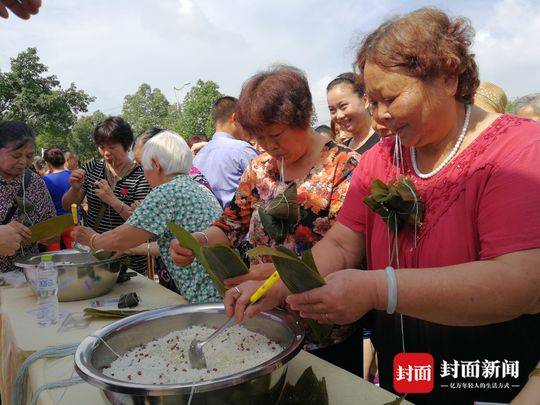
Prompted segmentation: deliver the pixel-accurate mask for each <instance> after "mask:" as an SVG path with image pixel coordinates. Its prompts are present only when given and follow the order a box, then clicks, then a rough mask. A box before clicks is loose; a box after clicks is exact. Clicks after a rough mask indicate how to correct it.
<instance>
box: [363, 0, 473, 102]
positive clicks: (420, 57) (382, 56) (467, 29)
mask: <svg viewBox="0 0 540 405" xmlns="http://www.w3.org/2000/svg"><path fill="white" fill-rule="evenodd" d="M473 38H474V30H473V28H472V26H471V23H470V21H469V20H468V19H466V18H462V17H457V18H453V19H450V18H449V17H448V15H446V14H445V13H444V12H442V11H440V10H437V9H435V8H421V9H419V10H416V11H413V12H412V13H409V14H406V15H404V16H402V17H396V18H393V19H391V20H388V21H386V22H384V23H383V24H382V25H380V26H379V28H377V29H376V30H375V31H374V32H372V33H371V34H369V35H368V36H367V37H365V38H364V40H363V41H362V43H361V45H360V50H359V52H358V54H357V57H356V61H355V65H356V68H357V69H358V71H359V74H360V77H359V81H360V83H361V84H363V75H364V67H365V65H366V63H367V62H370V63H375V64H377V65H378V66H380V67H382V68H385V69H389V70H399V71H403V72H405V74H407V75H409V76H413V77H418V78H421V79H423V80H429V79H430V78H435V77H440V76H453V75H455V76H457V78H458V85H457V91H456V95H455V98H456V100H458V101H461V102H464V103H472V101H473V99H474V94H475V92H476V88H477V87H478V84H479V83H480V81H479V80H478V67H477V66H476V62H475V60H474V54H472V53H471V52H470V49H469V48H470V46H471V43H472V40H473Z"/></svg>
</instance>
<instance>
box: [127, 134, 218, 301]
mask: <svg viewBox="0 0 540 405" xmlns="http://www.w3.org/2000/svg"><path fill="white" fill-rule="evenodd" d="M163 131H164V130H163V128H159V127H152V128H149V129H147V130H146V131H144V132H142V133H141V134H140V135H139V136H137V138H136V139H135V142H134V144H133V155H134V157H135V163H137V164H138V165H139V166H142V150H143V147H144V145H145V144H146V143H147V142H148V141H149V140H150V139H152V138H153V137H155V136H156V135H157V134H159V133H161V132H163ZM188 146H189V142H188ZM192 152H193V151H192ZM189 175H190V177H191V178H192V179H193V180H195V181H196V182H197V183H199V184H200V185H202V186H204V187H206V188H208V189H209V190H211V187H210V183H208V180H206V177H204V175H203V174H202V173H201V172H200V170H198V169H197V168H196V167H194V166H192V167H191V169H189ZM140 204H142V201H135V203H134V204H132V208H136V207H138V206H139V205H140ZM126 253H129V254H146V255H151V256H154V258H153V261H152V258H148V259H149V263H150V265H151V267H153V270H154V272H155V274H157V276H158V280H159V284H161V285H162V286H163V287H165V288H168V289H169V290H171V291H174V292H176V293H180V291H179V290H178V288H177V287H176V283H175V281H174V278H173V277H172V275H171V274H170V272H169V270H168V269H167V266H166V265H165V263H163V260H162V259H161V257H160V255H161V254H160V251H159V246H157V243H156V242H152V243H150V245H141V246H139V247H136V248H134V249H129V250H128V251H127V252H126Z"/></svg>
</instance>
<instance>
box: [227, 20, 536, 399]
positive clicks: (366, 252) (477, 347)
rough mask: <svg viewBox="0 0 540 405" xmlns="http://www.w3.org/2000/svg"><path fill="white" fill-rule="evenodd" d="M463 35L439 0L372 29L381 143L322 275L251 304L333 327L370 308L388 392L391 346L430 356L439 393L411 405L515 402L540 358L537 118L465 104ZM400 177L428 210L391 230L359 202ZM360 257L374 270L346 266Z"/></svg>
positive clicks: (369, 86) (467, 35) (324, 254)
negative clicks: (320, 283)
mask: <svg viewBox="0 0 540 405" xmlns="http://www.w3.org/2000/svg"><path fill="white" fill-rule="evenodd" d="M471 42H472V29H471V27H470V25H469V23H468V22H467V20H465V19H461V18H457V19H453V20H452V19H450V18H449V17H448V16H447V15H446V14H444V13H443V12H441V11H438V10H435V9H421V10H417V11H415V12H412V13H410V14H408V15H406V16H404V17H400V18H396V19H394V20H390V21H388V22H386V23H384V24H383V25H381V26H380V27H379V28H378V29H377V30H375V31H374V32H373V33H371V34H370V35H369V36H367V37H366V39H365V40H364V41H363V43H362V46H361V48H360V51H359V53H358V56H357V61H356V65H357V68H358V70H359V72H360V75H361V79H362V82H363V83H364V85H365V88H366V92H367V95H368V99H369V101H370V103H371V109H372V114H373V119H374V122H375V129H376V131H377V132H378V133H379V134H380V136H381V137H383V138H384V140H383V141H382V142H380V143H379V144H377V145H376V146H375V147H374V148H372V149H371V150H369V151H368V152H366V153H365V154H364V155H363V156H362V159H361V161H360V163H359V165H358V167H357V169H356V171H355V173H354V176H353V179H352V181H351V187H350V189H349V192H348V194H347V197H346V199H345V202H344V205H343V208H342V210H341V212H340V215H339V217H338V221H337V223H336V224H335V225H334V226H333V227H332V229H330V230H329V231H328V233H327V234H326V235H325V237H324V238H323V239H322V240H321V241H320V242H319V243H318V244H317V245H316V246H315V247H314V248H313V255H314V257H315V261H316V264H317V267H318V269H319V271H320V272H321V273H322V274H324V275H326V281H327V284H326V285H325V286H324V287H322V288H319V289H314V290H311V291H309V292H308V293H304V294H297V295H289V294H290V293H288V291H287V290H286V288H285V287H284V286H283V284H277V285H276V286H274V288H273V289H272V290H271V291H270V292H269V293H268V294H267V295H266V296H265V297H264V298H263V299H262V300H261V301H259V303H258V304H257V305H256V306H253V307H250V308H249V309H247V310H246V314H247V316H253V314H255V313H256V312H258V311H261V310H265V309H268V308H270V307H273V306H274V305H278V304H282V303H283V302H284V301H286V302H287V303H288V304H289V305H290V306H291V308H292V309H294V310H297V311H299V312H300V314H301V316H303V317H306V318H312V319H316V320H318V321H319V322H321V323H338V324H341V323H348V322H352V321H355V320H357V319H359V318H361V317H362V316H364V314H366V313H367V312H368V311H371V310H375V311H374V333H373V342H374V345H375V348H376V350H377V353H378V356H379V367H380V379H381V380H380V381H381V386H382V387H383V388H385V389H388V390H392V389H393V385H392V366H393V359H394V356H395V355H396V354H398V353H401V352H423V353H430V354H431V355H432V356H433V357H434V368H433V369H432V370H431V371H432V372H433V374H434V382H435V385H434V388H433V391H432V392H431V393H428V394H418V395H410V396H408V397H407V399H410V400H411V401H412V402H414V403H416V404H425V403H434V404H465V403H468V404H470V403H472V402H473V401H496V402H506V401H509V400H510V399H511V398H512V397H513V396H515V395H516V394H517V392H518V391H519V389H520V387H522V386H523V384H524V383H525V382H526V380H527V375H528V374H529V373H530V372H531V370H532V369H533V368H534V366H535V364H536V363H537V361H538V358H539V357H540V349H539V348H540V346H539V345H538V335H539V325H540V322H539V321H540V315H538V312H539V311H540V271H539V268H540V205H539V204H538V201H539V199H540V172H539V171H538V161H540V125H538V124H537V123H535V122H532V121H528V120H523V119H520V118H518V117H515V116H511V115H498V114H493V113H487V112H485V111H484V110H481V109H479V108H477V107H474V106H471V102H472V100H473V98H474V93H475V90H476V87H477V86H478V70H477V66H476V63H475V61H474V57H473V55H472V54H471V52H470V50H469V46H470V44H471ZM405 50H406V52H405ZM400 175H404V176H407V177H408V178H409V179H410V181H412V182H413V183H414V186H415V187H416V190H417V191H416V193H415V194H416V198H417V200H420V201H421V202H423V204H424V206H425V215H424V218H423V223H422V224H421V226H420V227H419V228H418V227H417V228H415V227H414V226H412V225H405V226H404V227H403V228H402V229H401V230H400V231H398V232H397V236H396V235H394V231H389V229H388V227H387V225H386V223H385V222H384V221H383V219H382V218H381V217H380V216H379V215H378V214H376V213H374V212H373V211H371V210H370V209H369V208H368V206H367V205H366V204H364V203H363V201H362V200H363V199H364V198H365V197H367V196H368V195H370V193H371V190H370V184H371V181H372V180H373V179H380V180H382V181H383V182H385V183H386V182H388V181H391V180H393V179H395V178H396V177H398V176H400ZM413 200H414V199H413ZM413 208H414V209H413V210H411V213H415V212H416V208H415V207H414V206H413ZM395 238H397V240H396V239H395ZM394 247H395V250H396V252H395V253H396V254H395V255H394V256H393V257H392V256H391V255H390V254H389V253H391V250H392V249H393V248H394ZM389 256H390V257H389ZM364 257H365V258H366V259H367V266H368V269H369V270H371V271H357V270H351V269H355V268H358V266H359V264H360V262H361V261H362V260H363V259H364ZM397 259H399V260H397ZM383 269H384V270H383ZM259 285H260V282H254V281H250V282H247V283H244V284H241V285H240V286H239V288H240V290H241V292H242V294H241V296H240V297H239V296H238V294H237V293H235V292H234V291H231V292H228V293H227V295H226V297H225V304H226V307H227V310H228V313H229V314H232V313H233V312H234V311H236V315H237V317H238V319H241V318H242V316H243V313H244V310H245V307H246V303H247V301H248V297H249V294H250V293H251V292H253V290H254V289H255V288H257V287H258V286H259ZM532 314H534V315H532ZM351 355H354V353H351ZM468 365H469V366H470V367H471V368H468V367H469V366H468ZM491 365H492V366H493V367H491ZM413 366H414V365H411V367H413ZM490 367H491V368H493V369H494V370H493V372H491V371H490ZM477 369H478V370H479V371H478V372H477V371H476V370H477ZM470 370H472V371H471V373H472V374H471V373H468V372H469V371H470ZM471 375H473V376H474V377H473V378H471V377H470V376H471ZM432 381H433V380H432ZM457 383H490V384H495V383H497V384H501V386H502V388H500V389H499V388H495V389H488V390H486V389H483V388H482V387H481V386H480V385H475V384H471V385H472V388H470V387H469V388H467V387H466V388H461V389H460V388H457V389H453V386H454V388H455V386H456V384H457Z"/></svg>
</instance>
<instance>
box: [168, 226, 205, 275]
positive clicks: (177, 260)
mask: <svg viewBox="0 0 540 405" xmlns="http://www.w3.org/2000/svg"><path fill="white" fill-rule="evenodd" d="M191 235H192V236H193V237H194V238H195V239H197V240H198V241H199V243H200V244H201V245H202V244H204V242H206V240H205V238H204V236H202V233H201V232H194V233H192V234H191ZM169 254H170V255H171V259H172V261H173V263H174V264H175V265H177V266H180V267H186V266H189V265H190V264H191V263H193V260H195V254H194V253H193V250H191V249H188V248H187V247H185V246H182V245H181V244H180V242H178V240H176V239H173V240H172V241H171V245H170V247H169Z"/></svg>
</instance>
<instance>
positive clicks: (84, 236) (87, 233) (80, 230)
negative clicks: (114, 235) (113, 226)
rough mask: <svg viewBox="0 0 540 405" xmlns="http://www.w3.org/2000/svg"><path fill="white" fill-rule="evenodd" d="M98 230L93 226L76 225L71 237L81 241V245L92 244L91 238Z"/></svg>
mask: <svg viewBox="0 0 540 405" xmlns="http://www.w3.org/2000/svg"><path fill="white" fill-rule="evenodd" d="M95 233H96V231H94V230H93V229H92V228H87V227H85V226H76V227H75V228H73V232H71V237H72V238H73V239H74V240H75V242H77V243H80V244H81V245H85V246H90V238H91V237H92V235H94V234H95Z"/></svg>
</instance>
